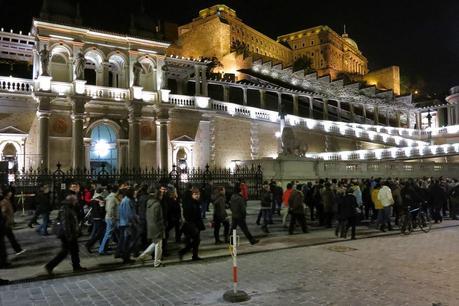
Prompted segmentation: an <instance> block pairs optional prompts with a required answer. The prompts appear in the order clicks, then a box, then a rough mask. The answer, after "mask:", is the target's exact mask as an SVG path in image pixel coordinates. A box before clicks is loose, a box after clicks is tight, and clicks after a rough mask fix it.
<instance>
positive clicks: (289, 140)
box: [281, 127, 309, 157]
mask: <svg viewBox="0 0 459 306" xmlns="http://www.w3.org/2000/svg"><path fill="white" fill-rule="evenodd" d="M281 137H282V138H281V140H282V153H281V154H282V155H284V156H295V157H305V156H306V153H307V152H308V149H309V146H308V144H307V143H306V141H305V140H304V139H301V138H300V137H298V136H296V135H295V133H294V131H293V128H291V127H285V128H284V129H283V130H282V136H281Z"/></svg>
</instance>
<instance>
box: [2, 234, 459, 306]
mask: <svg viewBox="0 0 459 306" xmlns="http://www.w3.org/2000/svg"><path fill="white" fill-rule="evenodd" d="M457 241H459V231H458V228H456V227H450V228H443V229H440V230H434V231H431V232H430V233H428V234H424V233H421V232H416V233H413V234H412V235H410V236H402V235H393V236H385V237H377V238H372V239H360V240H353V241H349V240H348V241H341V242H336V243H332V244H327V245H319V246H311V247H299V248H293V249H284V250H276V251H271V252H264V253H257V254H248V255H244V256H240V257H239V258H238V261H239V267H240V274H239V276H240V283H239V285H240V288H241V289H243V290H245V291H246V292H247V293H249V295H250V296H251V300H250V301H248V302H245V303H244V304H245V305H432V304H433V303H441V305H442V306H445V305H459V277H458V276H457V270H458V269H459V244H458V243H457ZM230 288H231V259H230V257H229V256H228V257H226V258H219V259H214V260H206V261H203V262H199V263H192V264H190V263H183V264H173V265H167V266H165V267H162V268H151V267H145V268H138V269H129V270H123V271H112V272H106V273H98V274H86V275H78V276H73V277H65V278H60V279H51V280H44V281H35V282H30V283H21V284H14V285H9V286H3V287H0V305H8V306H14V305H53V306H54V305H66V306H67V305H224V304H225V303H224V301H223V299H222V295H223V293H224V292H225V290H228V289H230Z"/></svg>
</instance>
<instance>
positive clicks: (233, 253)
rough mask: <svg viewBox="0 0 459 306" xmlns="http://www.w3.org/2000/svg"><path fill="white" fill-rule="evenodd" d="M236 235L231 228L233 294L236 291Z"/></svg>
mask: <svg viewBox="0 0 459 306" xmlns="http://www.w3.org/2000/svg"><path fill="white" fill-rule="evenodd" d="M237 238H238V237H237V235H236V230H235V229H234V230H233V236H232V241H231V245H230V248H231V257H233V292H234V294H236V293H237V245H238V239H237Z"/></svg>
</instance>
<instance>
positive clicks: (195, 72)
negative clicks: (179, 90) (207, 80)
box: [194, 65, 201, 96]
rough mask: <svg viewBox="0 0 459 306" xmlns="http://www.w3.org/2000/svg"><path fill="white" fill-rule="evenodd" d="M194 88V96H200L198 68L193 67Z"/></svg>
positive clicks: (196, 66)
mask: <svg viewBox="0 0 459 306" xmlns="http://www.w3.org/2000/svg"><path fill="white" fill-rule="evenodd" d="M194 81H195V82H194V88H195V94H194V95H195V96H200V95H201V84H200V80H199V66H198V65H195V66H194Z"/></svg>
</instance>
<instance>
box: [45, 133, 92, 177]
mask: <svg viewBox="0 0 459 306" xmlns="http://www.w3.org/2000/svg"><path fill="white" fill-rule="evenodd" d="M48 150H49V151H48V152H49V153H48V154H49V168H50V169H51V170H52V171H53V170H55V169H56V165H57V163H58V162H59V163H60V164H61V165H62V168H63V169H69V168H71V167H72V138H71V137H50V138H49V145H48ZM83 150H84V148H83Z"/></svg>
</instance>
